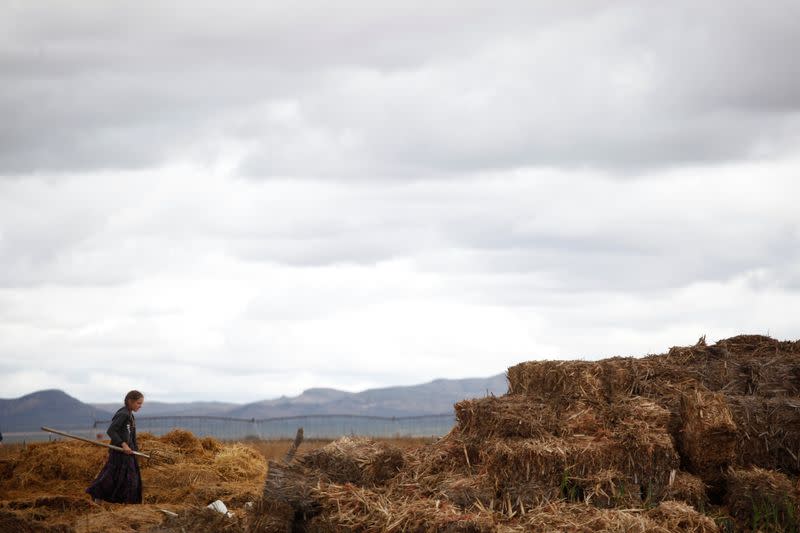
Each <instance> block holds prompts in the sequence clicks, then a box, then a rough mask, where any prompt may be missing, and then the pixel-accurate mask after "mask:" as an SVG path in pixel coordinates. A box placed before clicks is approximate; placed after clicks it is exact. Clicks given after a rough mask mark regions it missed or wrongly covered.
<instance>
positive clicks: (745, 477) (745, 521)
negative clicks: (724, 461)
mask: <svg viewBox="0 0 800 533" xmlns="http://www.w3.org/2000/svg"><path fill="white" fill-rule="evenodd" d="M726 481H727V493H726V495H725V503H726V504H727V506H728V509H729V510H730V513H731V516H733V517H734V518H735V519H736V521H737V522H738V524H739V526H740V527H742V528H752V530H754V531H797V530H798V528H800V522H798V507H797V498H796V493H795V487H794V485H793V484H792V482H791V481H790V480H789V478H788V477H786V475H784V474H782V473H780V472H775V471H770V470H764V469H762V468H758V467H751V468H747V469H734V468H731V469H729V470H728V472H727V475H726Z"/></svg>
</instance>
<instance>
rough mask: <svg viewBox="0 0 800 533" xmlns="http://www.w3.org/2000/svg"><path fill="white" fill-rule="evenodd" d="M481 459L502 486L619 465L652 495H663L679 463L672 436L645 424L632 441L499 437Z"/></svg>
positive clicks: (556, 483)
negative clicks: (645, 427)
mask: <svg viewBox="0 0 800 533" xmlns="http://www.w3.org/2000/svg"><path fill="white" fill-rule="evenodd" d="M481 462H482V468H483V469H485V472H486V473H487V474H488V475H489V476H490V477H492V478H493V479H494V481H495V484H496V486H497V487H498V488H500V489H501V490H508V489H509V488H510V487H513V486H515V485H518V484H523V483H528V482H532V481H533V482H536V483H538V484H540V485H542V486H545V487H561V486H563V485H564V484H565V483H569V482H570V480H574V479H590V478H591V477H592V476H595V475H599V473H600V472H602V471H604V470H616V471H617V472H619V473H620V474H621V475H622V476H623V477H624V479H625V482H626V485H627V486H633V485H638V486H639V487H640V490H641V492H642V494H643V495H644V497H645V498H647V499H654V498H657V497H658V495H659V494H660V493H661V492H662V491H663V490H664V488H665V487H666V486H667V485H668V483H669V479H670V475H671V473H672V471H673V470H677V468H678V466H679V458H678V455H677V453H676V452H675V449H674V447H673V445H672V439H671V438H670V436H669V435H668V434H666V433H663V432H650V433H648V432H647V431H646V429H645V430H643V431H642V432H641V433H639V434H638V435H635V439H632V440H620V439H613V438H606V437H597V438H594V437H577V436H574V437H572V438H569V439H562V438H557V437H553V438H549V439H503V440H499V439H496V440H493V441H489V442H487V443H486V445H485V449H484V450H483V452H482V454H481Z"/></svg>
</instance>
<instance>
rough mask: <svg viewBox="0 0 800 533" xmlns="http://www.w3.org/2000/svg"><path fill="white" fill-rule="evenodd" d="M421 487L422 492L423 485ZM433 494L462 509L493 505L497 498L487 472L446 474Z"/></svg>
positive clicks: (436, 497)
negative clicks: (461, 474) (467, 474)
mask: <svg viewBox="0 0 800 533" xmlns="http://www.w3.org/2000/svg"><path fill="white" fill-rule="evenodd" d="M406 486H407V487H408V486H413V485H406ZM419 488H420V492H421V493H422V492H423V491H424V489H423V487H421V486H420V487H419ZM432 495H433V497H434V498H435V499H444V500H448V501H450V502H452V503H453V504H454V505H456V506H458V507H460V508H461V509H470V508H472V507H475V506H478V507H484V508H488V507H492V506H493V505H494V501H495V500H496V499H497V493H496V491H495V488H494V484H493V483H492V481H491V479H489V477H488V476H486V475H485V474H480V475H476V476H469V477H460V476H457V475H451V476H445V477H444V478H443V479H441V480H440V481H439V483H438V485H437V486H436V489H435V490H434V491H432Z"/></svg>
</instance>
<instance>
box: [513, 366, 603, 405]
mask: <svg viewBox="0 0 800 533" xmlns="http://www.w3.org/2000/svg"><path fill="white" fill-rule="evenodd" d="M507 378H508V387H509V388H508V392H509V394H532V395H536V396H549V397H551V398H553V399H555V398H588V399H600V398H602V396H603V383H602V381H601V376H600V375H599V372H598V369H597V364H596V363H593V362H589V361H528V362H525V363H520V364H518V365H515V366H512V367H510V368H509V369H508V371H507Z"/></svg>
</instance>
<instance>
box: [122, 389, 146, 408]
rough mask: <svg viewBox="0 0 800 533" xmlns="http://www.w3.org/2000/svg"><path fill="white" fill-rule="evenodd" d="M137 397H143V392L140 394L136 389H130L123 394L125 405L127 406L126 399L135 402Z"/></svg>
mask: <svg viewBox="0 0 800 533" xmlns="http://www.w3.org/2000/svg"><path fill="white" fill-rule="evenodd" d="M139 398H144V394H142V393H141V392H139V391H138V390H132V391H130V392H129V393H128V394H126V395H125V407H128V400H130V401H132V402H135V401H136V400H138V399H139Z"/></svg>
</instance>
